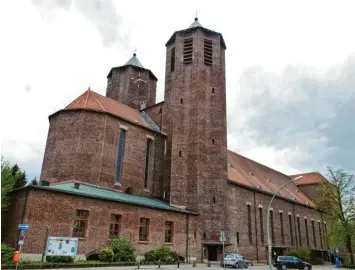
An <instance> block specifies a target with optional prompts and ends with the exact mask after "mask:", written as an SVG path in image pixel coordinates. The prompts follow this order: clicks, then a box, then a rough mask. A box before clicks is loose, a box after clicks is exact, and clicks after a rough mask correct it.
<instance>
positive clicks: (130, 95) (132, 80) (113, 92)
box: [106, 66, 157, 110]
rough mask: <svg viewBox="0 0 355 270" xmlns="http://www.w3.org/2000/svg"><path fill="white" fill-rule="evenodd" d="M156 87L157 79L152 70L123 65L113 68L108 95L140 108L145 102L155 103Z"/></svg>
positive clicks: (107, 90)
mask: <svg viewBox="0 0 355 270" xmlns="http://www.w3.org/2000/svg"><path fill="white" fill-rule="evenodd" d="M156 88H157V79H156V78H155V76H154V75H153V74H152V72H151V71H150V70H147V69H144V68H137V67H132V66H123V67H120V68H114V69H112V70H111V72H110V74H109V76H108V78H107V88H106V96H107V97H109V98H112V99H114V100H117V101H119V102H121V103H123V104H126V105H128V106H131V107H133V108H135V109H137V110H139V109H140V108H141V104H142V103H143V102H145V103H146V106H152V105H154V104H155V97H156Z"/></svg>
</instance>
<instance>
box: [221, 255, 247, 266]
mask: <svg viewBox="0 0 355 270" xmlns="http://www.w3.org/2000/svg"><path fill="white" fill-rule="evenodd" d="M223 263H224V264H225V266H226V267H228V266H231V267H233V268H248V266H249V263H248V261H247V260H246V259H245V258H244V257H243V256H242V255H240V254H226V255H225V257H224V259H222V260H221V263H220V265H221V267H223Z"/></svg>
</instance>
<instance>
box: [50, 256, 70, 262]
mask: <svg viewBox="0 0 355 270" xmlns="http://www.w3.org/2000/svg"><path fill="white" fill-rule="evenodd" d="M46 261H47V262H49V263H74V257H70V256H46Z"/></svg>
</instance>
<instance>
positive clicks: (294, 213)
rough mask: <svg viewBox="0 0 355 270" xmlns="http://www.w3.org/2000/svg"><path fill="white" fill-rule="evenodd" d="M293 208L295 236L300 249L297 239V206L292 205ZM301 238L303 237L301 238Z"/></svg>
mask: <svg viewBox="0 0 355 270" xmlns="http://www.w3.org/2000/svg"><path fill="white" fill-rule="evenodd" d="M292 207H293V223H294V225H295V226H294V227H295V236H296V247H298V239H297V227H296V212H295V204H294V203H293V204H292ZM300 237H301V236H300Z"/></svg>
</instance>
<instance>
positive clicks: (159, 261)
mask: <svg viewBox="0 0 355 270" xmlns="http://www.w3.org/2000/svg"><path fill="white" fill-rule="evenodd" d="M158 268H160V260H159V264H158Z"/></svg>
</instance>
